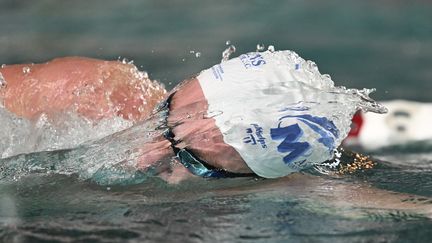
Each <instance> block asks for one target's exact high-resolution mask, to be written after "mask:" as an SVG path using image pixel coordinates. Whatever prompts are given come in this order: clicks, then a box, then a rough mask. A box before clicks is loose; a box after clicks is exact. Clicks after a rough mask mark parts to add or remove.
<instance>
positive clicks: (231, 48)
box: [221, 45, 236, 62]
mask: <svg viewBox="0 0 432 243" xmlns="http://www.w3.org/2000/svg"><path fill="white" fill-rule="evenodd" d="M235 51H236V47H235V46H234V45H230V46H228V48H227V49H225V50H224V51H223V52H222V60H221V62H226V61H228V60H229V58H230V56H231V54H233V53H234V52H235Z"/></svg>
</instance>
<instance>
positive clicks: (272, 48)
mask: <svg viewBox="0 0 432 243" xmlns="http://www.w3.org/2000/svg"><path fill="white" fill-rule="evenodd" d="M267 50H268V51H269V52H274V51H275V47H274V46H273V45H269V46H268V47H267Z"/></svg>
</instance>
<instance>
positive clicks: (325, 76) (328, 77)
mask: <svg viewBox="0 0 432 243" xmlns="http://www.w3.org/2000/svg"><path fill="white" fill-rule="evenodd" d="M322 76H323V77H324V78H327V79H331V76H330V74H327V73H325V74H323V75H322Z"/></svg>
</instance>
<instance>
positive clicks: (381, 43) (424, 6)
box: [0, 0, 432, 242]
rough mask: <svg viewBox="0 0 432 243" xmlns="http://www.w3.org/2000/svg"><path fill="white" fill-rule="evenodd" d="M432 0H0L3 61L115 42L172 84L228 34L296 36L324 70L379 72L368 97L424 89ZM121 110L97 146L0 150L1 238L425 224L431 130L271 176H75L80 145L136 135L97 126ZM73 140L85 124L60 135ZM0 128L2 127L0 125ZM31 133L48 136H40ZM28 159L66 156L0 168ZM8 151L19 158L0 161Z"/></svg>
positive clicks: (420, 232)
mask: <svg viewBox="0 0 432 243" xmlns="http://www.w3.org/2000/svg"><path fill="white" fill-rule="evenodd" d="M431 12H432V5H431V4H430V3H429V2H427V1H422V0H416V1H410V2H409V3H408V2H404V1H387V0H378V1H372V0H367V1H361V2H360V1H353V2H346V1H342V0H330V1H326V2H325V3H324V2H323V1H318V0H316V1H298V0H290V1H271V2H265V1H264V2H263V1H245V2H239V3H235V4H233V3H231V2H230V1H217V2H211V3H210V2H200V3H197V2H196V1H176V2H174V3H169V4H168V3H164V2H161V1H138V0H133V1H124V2H121V1H114V0H108V1H106V0H103V1H102V0H100V1H91V2H89V1H84V0H78V1H74V2H73V3H72V2H70V3H69V2H68V3H64V2H61V3H60V2H58V1H51V0H44V1H38V2H34V3H29V2H28V1H23V0H22V1H16V0H15V1H12V0H5V1H2V2H1V3H0V20H1V23H2V24H1V25H0V33H2V34H1V35H0V63H22V62H31V61H34V62H39V61H45V60H48V59H51V58H54V57H58V56H71V55H81V56H91V57H96V58H106V59H117V58H119V56H120V59H122V58H123V57H126V58H128V59H132V60H134V61H135V64H136V65H137V66H138V67H140V66H142V69H145V70H147V71H148V72H149V74H150V76H151V77H152V78H155V79H158V80H160V81H161V82H163V83H164V84H165V85H166V87H167V88H168V89H169V88H171V87H173V86H175V85H176V84H177V83H178V82H179V81H181V80H182V79H184V78H186V77H188V76H190V75H192V74H194V73H197V72H199V71H200V70H202V69H203V68H207V67H209V66H211V65H213V64H214V63H217V62H219V61H220V59H221V52H222V51H223V50H224V49H225V48H226V47H227V45H226V41H227V40H230V42H231V43H232V44H234V45H235V46H236V48H237V52H236V54H238V53H243V52H246V51H254V50H255V49H256V45H257V44H261V43H262V44H264V45H266V46H268V45H275V47H276V48H277V49H292V50H295V51H297V52H298V53H299V54H300V55H301V56H302V57H305V58H307V59H312V60H315V61H316V62H317V63H318V65H319V66H320V70H321V71H322V72H323V73H330V74H332V79H333V80H335V82H336V84H337V85H345V86H347V87H357V88H363V87H367V88H377V90H378V91H377V92H376V94H375V96H374V98H375V99H377V100H383V99H399V98H403V99H412V100H418V101H423V102H431V98H430V94H429V92H428V90H430V88H431V82H430V78H431V76H432V73H431V70H432V68H431V63H432V59H431V58H432V55H431V50H432V49H431V48H429V45H430V41H431V39H432V27H431V24H430V23H432V15H431V14H430V13H431ZM196 52H200V53H201V55H196ZM236 54H233V55H234V56H235V55H236ZM0 113H1V115H2V116H1V117H2V118H11V117H8V115H7V114H4V110H0ZM74 119H75V117H70V120H71V121H76V120H74ZM1 121H2V123H1V125H2V127H3V128H4V127H5V126H7V124H10V123H12V124H16V123H17V122H18V123H19V124H20V125H19V126H17V127H18V128H23V127H24V128H25V127H26V124H24V123H25V121H17V120H14V119H13V118H11V119H10V120H7V119H2V120H1ZM74 124H75V125H78V126H79V127H80V130H78V131H76V133H74V136H75V137H80V136H83V134H87V133H88V131H89V130H91V128H89V127H88V124H82V123H80V122H79V121H76V123H74ZM130 125H131V124H129V123H127V122H124V121H120V120H119V121H108V122H106V123H104V124H103V125H101V126H100V127H98V128H97V129H95V131H94V132H95V133H94V134H93V135H95V136H94V137H93V139H96V140H95V141H96V142H95V143H99V144H102V145H103V146H102V148H104V149H106V150H103V151H98V150H97V149H96V148H95V147H94V146H93V147H92V146H91V143H86V144H84V145H82V146H78V147H76V148H72V149H65V150H56V151H54V152H44V151H42V152H39V153H30V154H29V155H27V157H26V156H24V155H21V156H20V155H18V157H12V158H9V159H8V158H4V159H2V160H1V161H0V162H2V167H1V169H2V171H1V172H2V175H7V176H6V177H2V178H1V179H0V241H1V242H58V241H87V242H124V241H129V242H142V241H163V242H173V241H175V242H203V241H205V242H249V241H255V242H287V241H288V242H428V241H430V239H432V219H431V218H432V146H431V143H430V142H429V141H424V142H418V143H413V144H406V145H400V146H393V147H389V148H383V149H379V150H377V151H363V153H366V154H369V155H372V156H373V161H374V162H375V163H376V165H375V166H374V168H373V169H368V170H360V171H356V172H354V173H347V174H343V175H340V174H336V173H333V172H331V173H329V174H323V173H319V172H317V171H315V170H311V171H307V172H303V173H298V174H293V175H290V176H288V177H286V178H281V179H277V180H265V179H258V178H236V179H202V178H193V179H190V180H188V181H185V182H182V183H180V184H178V185H170V184H167V183H166V182H164V181H163V180H161V179H160V178H158V177H157V176H153V175H151V174H149V175H145V176H143V175H136V177H134V179H135V181H134V182H140V183H129V184H128V183H125V184H128V185H124V184H116V183H114V185H112V182H116V180H117V179H118V178H120V179H121V178H123V177H122V176H125V175H117V176H118V177H106V174H102V175H101V177H100V178H99V179H101V178H105V179H106V180H96V181H95V180H94V179H95V178H92V177H86V175H87V174H86V172H87V171H80V172H79V173H68V168H69V167H67V165H73V166H76V165H77V163H78V162H77V161H78V160H76V158H78V157H79V158H86V159H88V160H86V161H87V162H89V163H90V162H91V163H93V164H97V162H100V161H105V162H107V163H111V162H113V161H116V160H122V159H124V158H129V157H128V156H131V153H130V151H133V149H131V148H133V147H134V146H138V145H139V144H142V143H143V142H145V141H146V139H148V138H149V137H146V136H138V134H141V133H142V132H148V128H146V127H145V126H135V127H132V128H130V129H129V130H125V131H123V132H120V133H117V135H110V134H112V133H113V132H114V131H118V130H122V129H124V128H128V127H130ZM31 132H34V131H33V130H31V129H30V130H25V129H24V130H23V129H15V130H5V129H3V130H1V131H0V134H3V133H4V134H10V135H16V136H15V137H14V139H18V140H14V141H19V138H20V135H23V134H27V133H31ZM54 135H56V134H54ZM54 135H53V136H54ZM150 136H151V135H150ZM48 138H49V137H48ZM85 140H86V137H82V138H81V140H76V141H75V140H74V141H72V142H73V143H72V144H75V145H76V144H79V143H82V142H84V141H85ZM121 141H127V143H124V142H121ZM63 142H65V141H63ZM69 142H71V141H69ZM24 143H25V144H27V145H29V147H21V149H22V151H21V152H29V151H32V150H31V148H32V149H34V148H35V147H32V146H33V145H35V144H34V143H31V141H30V142H28V141H24ZM2 144H4V141H0V145H2ZM39 145H40V147H39V148H49V147H50V146H49V145H50V140H49V139H48V140H44V143H42V144H39ZM51 145H52V144H51ZM53 147H55V146H53ZM72 147H73V146H72ZM108 148H113V149H111V150H109V149H108ZM42 150H44V149H42ZM45 150H48V149H45ZM2 152H4V151H2ZM16 152H17V153H19V149H18V150H16ZM102 152H103V153H102ZM11 154H15V153H11ZM114 158H115V159H114ZM26 161H32V162H33V163H36V164H38V163H39V164H42V165H43V164H44V163H45V164H46V162H47V161H48V162H52V161H60V162H62V161H67V162H68V163H69V164H67V163H58V164H59V165H64V166H63V167H61V166H60V167H56V168H54V170H48V171H47V170H38V169H40V168H39V167H38V168H36V167H35V168H33V169H34V170H33V171H32V173H28V172H29V171H28V170H19V171H13V170H12V171H9V172H8V173H5V171H4V168H8V169H22V168H26V167H25V165H26ZM75 162H76V163H75ZM14 163H15V164H17V165H21V166H24V167H21V168H20V167H19V166H18V167H14V166H5V165H13V164H14ZM70 163H72V164H70ZM74 168H76V167H74ZM36 172H37V173H36ZM74 172H76V171H74ZM14 175H22V176H19V177H17V178H14ZM127 176H130V174H127ZM134 176H135V175H134Z"/></svg>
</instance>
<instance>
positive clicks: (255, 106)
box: [0, 51, 364, 181]
mask: <svg viewBox="0 0 432 243" xmlns="http://www.w3.org/2000/svg"><path fill="white" fill-rule="evenodd" d="M295 60H297V61H299V62H295ZM306 64H307V65H308V66H311V67H310V68H309V69H308V70H307V72H300V71H299V69H300V68H301V67H300V66H301V65H304V66H306ZM0 74H1V78H2V79H3V80H4V81H3V83H4V87H3V88H1V89H0V99H1V100H2V102H3V104H4V107H5V108H6V109H8V110H9V111H11V112H13V113H15V114H16V115H18V116H21V117H25V118H27V119H30V120H32V119H37V117H38V116H40V115H41V114H46V115H47V116H48V117H50V116H54V115H55V114H56V113H58V112H63V111H68V110H69V111H70V110H73V111H75V112H76V113H78V114H79V115H81V116H83V117H85V118H87V119H91V120H94V121H95V122H97V121H98V120H100V119H102V118H107V117H113V116H120V117H122V118H124V119H127V120H131V121H133V122H139V121H142V120H145V119H147V118H149V117H150V116H151V115H152V114H153V113H152V111H154V110H155V109H156V105H157V104H159V105H158V108H157V110H158V111H159V112H161V111H163V112H165V114H167V116H166V117H165V119H164V120H165V122H164V124H162V127H164V129H165V132H164V133H163V135H161V136H159V137H157V138H155V139H153V141H151V142H150V143H148V144H143V151H142V152H141V153H142V156H141V158H140V159H139V161H138V162H137V165H136V167H137V168H138V169H140V170H143V171H145V170H146V169H147V168H149V167H150V166H151V165H152V164H153V163H155V162H156V161H161V160H164V159H166V158H169V157H177V158H178V162H179V163H181V164H182V165H183V166H180V167H176V169H175V170H173V171H172V173H170V174H169V178H168V177H167V178H166V179H167V180H170V181H172V180H174V181H176V180H181V179H183V177H184V176H185V175H186V174H188V173H185V171H186V169H185V168H187V170H188V171H189V172H191V173H192V174H194V175H197V176H202V177H239V176H240V177H241V176H251V175H258V176H261V177H265V178H276V177H283V176H285V175H288V174H290V173H292V172H296V171H299V170H301V169H302V168H305V167H308V166H311V165H312V164H314V163H316V162H323V161H326V160H328V159H331V158H332V156H333V150H334V149H335V148H337V147H338V146H339V144H340V142H341V141H342V139H343V138H344V137H345V136H346V135H347V133H348V131H343V130H341V131H339V127H344V126H345V127H349V123H350V120H351V117H352V115H353V114H354V112H355V111H356V110H355V109H356V107H357V106H358V104H357V103H358V101H359V100H361V99H363V100H364V97H354V96H353V97H351V96H348V95H349V94H345V95H344V97H343V98H344V102H345V103H346V104H348V105H349V106H347V107H344V108H345V109H348V110H350V112H347V113H346V114H344V115H341V114H339V116H338V117H337V119H334V120H333V121H332V120H329V119H327V118H326V117H325V116H324V115H322V111H320V109H319V108H320V104H321V103H322V104H326V105H327V107H326V108H329V109H336V108H337V107H336V105H338V103H337V100H338V98H337V95H336V94H335V93H337V92H339V89H337V88H335V87H333V84H332V82H331V81H329V80H327V79H326V78H323V77H322V76H321V75H320V74H319V73H317V70H315V69H314V66H313V65H312V64H311V63H310V62H305V61H304V60H303V59H301V58H299V57H298V56H297V55H296V54H295V53H293V52H289V51H282V52H274V53H273V52H265V53H249V54H245V55H241V56H240V57H239V58H235V59H231V60H230V61H228V62H225V63H222V64H218V65H216V66H214V67H213V68H211V69H208V70H206V71H204V72H202V73H201V74H200V75H199V76H197V77H192V78H190V79H188V80H186V81H184V82H182V83H181V84H180V85H179V86H178V87H176V88H175V89H174V90H173V91H171V92H170V93H168V92H166V91H165V89H164V88H163V86H161V85H160V84H158V83H157V82H154V81H151V80H150V79H148V77H147V76H146V75H145V74H144V73H142V72H139V71H138V69H137V68H136V67H135V66H133V65H132V64H128V63H123V62H119V61H103V60H96V59H89V58H81V57H67V58H59V59H54V60H52V61H50V62H47V63H44V64H31V65H5V66H3V67H2V68H1V69H0ZM308 75H309V76H308ZM287 80H288V82H287ZM349 97H351V98H352V100H351V103H350V102H349V101H350V100H349V99H348V98H349ZM228 99H230V100H228ZM306 99H307V102H305V103H301V101H304V100H306ZM339 103H341V102H339ZM344 105H345V104H344ZM314 113H315V114H317V115H311V114H314ZM320 114H321V115H320ZM318 115H319V116H318ZM304 133H306V135H307V136H303V134H304ZM177 172H178V173H177ZM178 175H180V176H178ZM186 177H187V175H186Z"/></svg>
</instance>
